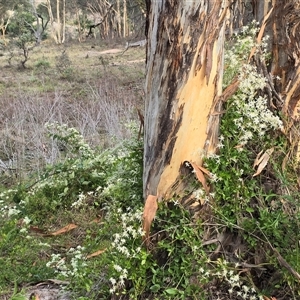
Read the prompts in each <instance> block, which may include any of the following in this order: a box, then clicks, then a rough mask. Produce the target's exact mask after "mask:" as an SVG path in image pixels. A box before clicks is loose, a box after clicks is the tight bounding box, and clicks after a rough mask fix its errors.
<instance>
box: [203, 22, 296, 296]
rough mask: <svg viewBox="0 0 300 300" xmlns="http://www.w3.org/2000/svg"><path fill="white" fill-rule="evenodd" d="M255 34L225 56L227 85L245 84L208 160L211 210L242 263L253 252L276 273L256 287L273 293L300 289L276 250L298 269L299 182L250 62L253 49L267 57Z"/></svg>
mask: <svg viewBox="0 0 300 300" xmlns="http://www.w3.org/2000/svg"><path fill="white" fill-rule="evenodd" d="M256 32H257V30H256V29H255V28H254V27H252V28H250V29H249V28H246V29H244V30H243V31H242V34H241V35H240V36H237V37H236V38H235V39H234V41H231V45H230V50H228V51H227V53H226V55H225V61H226V63H225V64H226V66H227V67H226V69H225V79H224V82H225V84H230V82H231V80H233V78H235V77H236V76H237V77H238V79H239V80H240V84H239V89H238V91H237V92H236V93H235V94H234V95H233V96H232V98H231V99H229V100H228V101H227V103H226V104H225V107H224V109H225V111H226V114H225V115H224V117H223V118H222V120H221V125H220V137H219V144H218V148H219V149H218V153H217V154H210V155H208V157H207V158H206V159H205V163H206V167H207V168H208V170H210V171H211V172H212V174H213V176H212V180H211V181H212V186H213V189H214V191H213V195H214V197H213V202H212V203H211V208H212V209H213V211H214V213H215V218H216V222H218V223H220V224H223V225H224V226H226V228H227V230H229V231H230V232H231V234H232V235H233V236H239V237H240V238H241V239H242V244H243V247H245V249H247V251H241V250H237V251H239V258H238V259H239V260H243V261H249V260H251V259H253V258H252V257H251V253H252V255H253V256H254V257H255V259H256V260H257V261H259V262H264V264H265V265H266V266H267V267H266V269H267V271H266V272H268V271H270V272H274V269H275V270H277V271H276V272H277V280H275V281H274V282H268V283H267V284H264V283H263V282H262V281H261V282H257V283H256V286H257V287H258V288H265V289H266V291H265V292H266V293H269V292H270V291H274V289H276V288H280V287H283V286H285V285H286V284H288V285H290V286H291V284H290V282H293V283H294V284H295V282H294V278H293V275H292V274H291V273H289V272H288V271H287V270H284V269H282V267H281V266H280V265H279V263H278V260H277V252H276V251H278V252H279V253H280V254H281V255H282V256H283V257H285V259H286V260H287V261H288V263H289V264H291V266H292V268H294V269H295V270H297V269H298V268H299V263H298V261H299V250H298V243H297V241H298V240H299V237H300V236H299V232H298V227H299V221H298V220H299V217H300V215H299V213H298V211H299V209H298V208H299V204H298V203H297V200H296V199H299V195H300V193H299V191H298V188H297V184H296V182H295V176H296V172H295V169H294V168H295V167H294V166H293V164H295V163H294V162H293V163H292V164H291V165H290V166H288V167H285V168H282V166H283V165H284V159H285V158H286V153H287V152H288V151H289V150H288V147H289V144H288V142H287V141H286V140H285V138H284V137H283V136H282V134H281V133H280V130H281V129H282V126H283V125H282V124H283V123H282V121H281V120H280V118H279V117H278V116H276V115H275V114H274V113H273V112H272V111H271V110H270V109H269V108H268V104H267V103H268V101H267V98H264V97H263V96H261V95H262V94H263V93H262V91H263V89H264V88H265V84H266V83H265V78H264V77H263V76H262V75H261V74H259V73H258V71H257V69H256V67H255V66H254V65H252V64H251V62H250V63H249V62H248V54H249V51H250V49H251V48H252V47H254V46H255V47H256V54H255V55H256V56H257V57H258V58H259V59H260V60H262V61H263V60H265V59H266V58H267V53H266V51H265V48H264V47H265V45H264V42H263V43H262V44H261V45H258V44H256V43H255V42H254V34H255V33H256ZM268 149H273V151H274V152H273V153H272V155H271V157H270V159H269V161H268V163H267V164H266V166H264V167H263V168H262V169H261V170H260V172H258V174H257V176H254V174H255V173H256V171H255V168H254V167H253V164H254V161H255V159H256V158H257V157H258V156H259V155H262V153H264V152H266V151H267V150H268ZM256 168H257V167H256ZM224 247H225V246H224ZM274 249H276V251H275V250H274ZM224 251H225V249H224ZM271 270H272V271H271ZM279 274H280V275H279ZM287 282H289V283H287ZM294 288H295V287H293V288H292V289H294ZM296 289H298V288H296ZM247 299H248V298H247Z"/></svg>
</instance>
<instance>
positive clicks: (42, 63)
mask: <svg viewBox="0 0 300 300" xmlns="http://www.w3.org/2000/svg"><path fill="white" fill-rule="evenodd" d="M35 67H36V68H38V69H43V70H46V69H49V67H50V62H49V61H48V60H47V59H45V58H43V59H39V60H38V61H37V62H36V63H35Z"/></svg>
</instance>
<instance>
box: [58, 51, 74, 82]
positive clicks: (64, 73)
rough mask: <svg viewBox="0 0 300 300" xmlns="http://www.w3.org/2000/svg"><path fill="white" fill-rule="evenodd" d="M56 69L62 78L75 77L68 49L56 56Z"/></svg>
mask: <svg viewBox="0 0 300 300" xmlns="http://www.w3.org/2000/svg"><path fill="white" fill-rule="evenodd" d="M56 70H57V71H58V73H59V74H60V76H61V78H62V79H67V80H71V79H72V78H73V77H74V68H73V67H72V62H71V60H70V58H69V55H68V53H67V52H66V51H63V52H62V54H61V55H59V56H57V57H56Z"/></svg>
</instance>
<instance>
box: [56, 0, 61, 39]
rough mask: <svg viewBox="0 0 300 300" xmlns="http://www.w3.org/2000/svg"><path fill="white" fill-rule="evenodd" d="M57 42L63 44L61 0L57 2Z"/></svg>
mask: <svg viewBox="0 0 300 300" xmlns="http://www.w3.org/2000/svg"><path fill="white" fill-rule="evenodd" d="M56 20H57V32H56V35H57V41H58V43H59V44H61V21H60V0H56Z"/></svg>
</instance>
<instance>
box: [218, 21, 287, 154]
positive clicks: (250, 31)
mask: <svg viewBox="0 0 300 300" xmlns="http://www.w3.org/2000/svg"><path fill="white" fill-rule="evenodd" d="M257 31H258V27H257V24H256V23H255V22H254V23H252V24H251V25H250V26H245V27H243V29H242V32H241V34H239V35H237V37H236V39H235V44H234V45H232V46H231V47H230V49H228V50H226V52H225V55H224V57H225V74H224V83H225V85H226V84H228V83H230V82H231V80H232V79H233V77H234V76H236V75H238V79H239V82H240V83H239V89H238V91H237V92H236V93H235V95H234V96H233V97H232V99H233V105H235V107H236V112H238V114H239V115H240V117H238V118H236V119H235V124H236V126H237V127H238V128H239V130H240V139H239V143H240V144H241V145H242V146H243V145H245V144H247V142H248V141H250V140H251V139H252V138H253V134H258V135H260V136H263V135H264V134H265V133H266V131H268V130H270V129H281V128H282V126H283V123H282V121H281V120H280V118H279V117H278V116H276V115H274V114H273V113H272V112H271V111H270V110H269V109H268V105H267V99H266V98H265V97H262V96H258V94H257V92H258V91H259V90H263V89H264V88H265V87H266V79H265V77H263V76H262V75H260V74H259V73H258V72H257V68H256V67H255V66H253V65H251V64H250V63H248V57H249V53H250V51H251V50H252V49H255V51H256V53H259V55H260V57H261V59H265V58H266V56H267V39H268V37H265V38H263V39H262V42H261V43H260V44H258V43H257V42H256V39H255V36H256V33H257ZM218 146H219V148H221V147H222V144H220V145H218ZM239 150H242V148H239Z"/></svg>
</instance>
